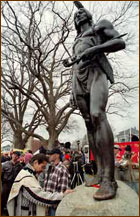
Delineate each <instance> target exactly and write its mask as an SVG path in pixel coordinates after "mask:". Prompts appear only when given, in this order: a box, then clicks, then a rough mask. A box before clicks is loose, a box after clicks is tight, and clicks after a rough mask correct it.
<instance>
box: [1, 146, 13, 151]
mask: <svg viewBox="0 0 140 217" xmlns="http://www.w3.org/2000/svg"><path fill="white" fill-rule="evenodd" d="M11 149H12V146H11V145H5V146H2V147H1V152H9V151H10V150H11Z"/></svg>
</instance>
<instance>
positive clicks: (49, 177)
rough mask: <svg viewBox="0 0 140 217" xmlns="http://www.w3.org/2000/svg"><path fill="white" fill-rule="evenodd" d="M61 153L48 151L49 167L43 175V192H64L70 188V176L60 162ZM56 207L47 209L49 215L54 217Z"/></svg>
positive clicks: (55, 150)
mask: <svg viewBox="0 0 140 217" xmlns="http://www.w3.org/2000/svg"><path fill="white" fill-rule="evenodd" d="M61 154H62V153H61V151H60V150H59V149H57V148H54V149H53V150H51V151H50V153H49V155H50V157H49V161H50V162H51V165H50V167H49V169H48V172H47V173H46V174H45V183H44V186H45V191H49V192H52V193H53V192H62V193H63V192H65V191H66V190H67V189H69V188H70V174H69V172H68V170H67V169H66V167H65V166H64V165H63V163H62V162H61ZM55 210H56V206H54V205H53V206H51V207H50V208H49V215H51V216H54V215H55Z"/></svg>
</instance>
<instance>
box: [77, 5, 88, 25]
mask: <svg viewBox="0 0 140 217" xmlns="http://www.w3.org/2000/svg"><path fill="white" fill-rule="evenodd" d="M74 19H75V23H76V24H77V26H79V25H81V24H83V23H85V22H86V21H88V17H87V13H86V12H85V10H84V9H82V8H81V9H79V10H78V11H77V12H76V14H75V17H74Z"/></svg>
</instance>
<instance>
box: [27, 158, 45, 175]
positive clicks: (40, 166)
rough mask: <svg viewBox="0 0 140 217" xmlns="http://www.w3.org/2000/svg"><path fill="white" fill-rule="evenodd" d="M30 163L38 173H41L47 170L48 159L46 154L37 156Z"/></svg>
mask: <svg viewBox="0 0 140 217" xmlns="http://www.w3.org/2000/svg"><path fill="white" fill-rule="evenodd" d="M29 163H30V164H31V165H32V167H33V168H34V169H35V171H36V173H41V172H43V170H44V169H45V168H46V165H47V163H48V158H47V156H46V155H45V154H36V155H34V156H33V157H32V158H31V160H30V161H29Z"/></svg>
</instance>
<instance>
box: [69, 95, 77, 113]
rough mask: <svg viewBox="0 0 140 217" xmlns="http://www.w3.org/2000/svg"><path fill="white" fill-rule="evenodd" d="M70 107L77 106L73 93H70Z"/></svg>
mask: <svg viewBox="0 0 140 217" xmlns="http://www.w3.org/2000/svg"><path fill="white" fill-rule="evenodd" d="M69 102H70V107H72V108H74V109H76V108H77V103H76V101H75V99H74V96H73V93H71V94H70V101H69Z"/></svg>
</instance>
